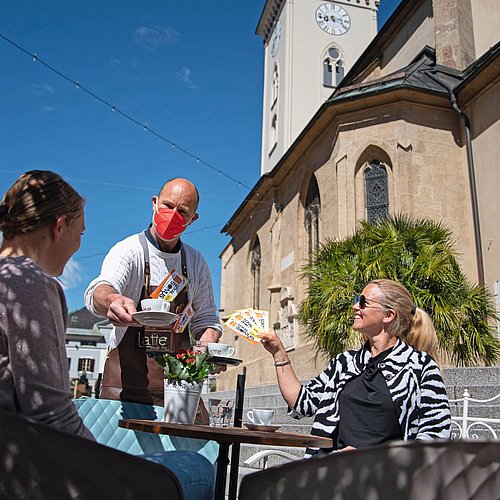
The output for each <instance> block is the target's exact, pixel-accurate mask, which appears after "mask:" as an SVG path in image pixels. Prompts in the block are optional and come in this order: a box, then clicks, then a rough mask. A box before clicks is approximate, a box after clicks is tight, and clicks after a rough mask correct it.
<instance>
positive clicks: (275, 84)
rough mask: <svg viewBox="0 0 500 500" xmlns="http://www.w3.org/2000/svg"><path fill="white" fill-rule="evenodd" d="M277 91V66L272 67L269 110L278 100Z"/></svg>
mask: <svg viewBox="0 0 500 500" xmlns="http://www.w3.org/2000/svg"><path fill="white" fill-rule="evenodd" d="M278 90H279V76H278V65H277V64H275V65H274V73H273V95H272V99H271V108H272V107H273V106H274V104H275V103H276V101H277V100H278Z"/></svg>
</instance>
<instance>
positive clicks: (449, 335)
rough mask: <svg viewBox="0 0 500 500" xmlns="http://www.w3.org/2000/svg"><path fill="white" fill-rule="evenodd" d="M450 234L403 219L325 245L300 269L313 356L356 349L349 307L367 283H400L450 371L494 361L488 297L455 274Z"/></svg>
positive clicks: (496, 352) (497, 353) (496, 351)
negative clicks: (432, 330)
mask: <svg viewBox="0 0 500 500" xmlns="http://www.w3.org/2000/svg"><path fill="white" fill-rule="evenodd" d="M453 244H454V242H453V239H452V234H451V231H450V230H449V229H447V228H446V227H445V226H443V225H442V224H441V223H438V222H434V221H432V220H426V219H415V218H412V217H409V216H405V215H398V216H392V217H388V218H386V219H379V220H378V221H377V222H376V223H375V224H369V223H368V222H366V221H365V222H361V224H360V227H359V229H358V230H357V231H356V232H355V233H354V234H353V235H352V236H350V237H348V238H345V239H343V240H330V241H327V242H326V243H325V244H323V245H322V246H321V247H320V248H319V250H318V252H317V253H316V254H315V255H314V256H313V258H312V260H311V263H310V264H309V265H308V266H306V267H305V268H304V269H303V272H302V277H303V278H305V279H307V280H308V290H307V292H308V293H307V298H306V299H305V300H304V301H303V303H302V304H301V307H300V313H299V319H300V321H301V322H302V324H304V325H305V326H306V327H307V333H308V335H309V336H310V337H311V338H312V339H313V340H314V341H315V346H316V348H317V351H318V353H320V352H321V353H324V354H327V355H328V356H330V357H333V356H334V355H336V354H338V353H339V352H342V351H344V350H346V349H347V348H350V347H353V346H354V345H356V344H358V345H359V342H360V340H361V339H360V338H359V337H358V334H356V333H355V332H354V331H353V330H352V328H351V325H352V319H353V312H352V303H353V297H354V296H355V294H356V293H360V291H361V290H362V289H363V287H364V286H365V285H366V283H367V282H368V281H370V280H372V279H378V278H388V279H392V280H395V281H398V282H400V283H401V284H403V285H404V286H405V287H406V288H408V290H409V291H410V292H411V294H412V295H413V298H414V300H415V302H416V304H417V305H418V306H419V307H421V308H422V309H425V310H426V311H427V312H428V313H429V314H430V315H431V317H432V319H433V321H434V325H435V327H436V331H437V334H438V339H439V344H440V348H441V350H442V351H443V352H444V353H445V354H446V355H447V357H448V358H449V359H450V360H451V361H452V362H453V363H454V364H456V365H459V366H460V365H461V366H467V365H474V364H481V363H484V364H486V365H490V364H494V363H495V362H496V361H498V360H499V359H500V342H499V341H498V340H497V339H496V337H495V330H494V327H493V325H494V321H495V320H497V319H498V318H497V316H496V312H495V308H494V305H493V301H492V298H491V296H490V294H489V293H488V291H487V290H486V289H485V288H484V287H481V286H478V285H472V284H470V283H469V282H468V280H467V278H466V276H465V275H464V273H463V272H462V270H461V269H460V266H459V264H458V262H457V258H456V254H455V251H454V249H453Z"/></svg>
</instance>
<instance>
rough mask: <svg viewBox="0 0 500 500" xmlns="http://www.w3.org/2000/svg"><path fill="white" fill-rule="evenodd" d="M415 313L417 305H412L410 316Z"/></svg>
mask: <svg viewBox="0 0 500 500" xmlns="http://www.w3.org/2000/svg"><path fill="white" fill-rule="evenodd" d="M416 311H417V304H413V306H412V308H411V314H412V316H413V315H414V314H415V313H416Z"/></svg>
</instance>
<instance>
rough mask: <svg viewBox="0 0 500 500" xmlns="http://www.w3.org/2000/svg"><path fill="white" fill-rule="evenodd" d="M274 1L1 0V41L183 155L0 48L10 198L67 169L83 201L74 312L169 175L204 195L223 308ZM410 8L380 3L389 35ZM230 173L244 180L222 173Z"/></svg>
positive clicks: (202, 225)
mask: <svg viewBox="0 0 500 500" xmlns="http://www.w3.org/2000/svg"><path fill="white" fill-rule="evenodd" d="M264 3H265V2H264V0H251V1H240V2H230V1H228V0H220V1H218V2H196V3H184V2H172V1H168V0H148V1H147V2H143V1H139V0H120V1H118V0H107V1H102V0H101V1H96V0H86V1H84V2H81V1H80V2H76V1H73V0H36V1H35V0H33V1H27V0H26V1H25V0H2V2H1V3H0V33H1V34H2V35H4V36H6V37H7V38H9V39H11V40H12V41H14V42H15V43H16V44H18V45H19V46H21V47H23V48H24V49H26V50H27V51H28V52H29V53H34V52H36V53H37V56H38V57H39V58H40V59H42V60H43V61H44V62H45V63H47V64H49V65H50V66H51V67H53V68H55V69H57V70H58V71H60V72H61V73H62V74H64V75H65V76H67V77H69V78H70V79H71V80H74V81H79V82H80V83H81V85H83V86H84V87H85V88H86V89H88V90H90V91H92V92H93V93H94V94H96V95H97V96H99V97H100V98H102V99H104V100H106V101H107V102H109V103H111V104H113V105H114V106H116V107H117V108H118V109H119V110H121V111H123V112H124V113H126V114H128V115H129V116H131V117H133V118H134V119H135V120H137V121H138V122H140V123H141V124H146V125H147V126H148V127H150V128H151V129H153V130H155V131H156V132H158V133H159V134H161V135H162V136H163V137H164V138H166V139H168V140H170V141H171V142H174V143H175V144H176V145H178V146H181V147H182V148H184V149H185V150H187V151H188V152H189V153H191V154H192V155H194V157H195V158H196V157H198V158H201V159H202V160H203V161H205V162H207V163H209V164H210V165H211V166H212V167H214V168H215V169H216V171H214V170H213V169H211V168H209V167H207V166H205V165H203V163H201V162H197V161H196V159H195V158H192V157H189V156H187V155H185V154H183V153H182V152H181V151H179V149H178V148H177V147H172V146H171V145H170V144H168V143H166V142H164V141H162V140H160V139H158V138H157V137H155V136H154V135H153V134H152V133H151V132H148V131H145V130H144V129H143V128H142V127H139V126H137V125H135V124H133V123H132V122H131V121H129V120H127V119H125V118H123V117H122V116H121V115H120V114H119V113H117V112H116V111H115V112H113V111H112V110H111V108H109V107H107V106H106V105H104V104H102V103H100V102H99V101H97V100H96V99H94V98H92V97H91V96H89V95H88V94H86V93H85V92H83V91H82V89H81V88H80V89H78V88H77V86H75V85H73V84H72V83H70V82H68V81H67V80H65V79H64V78H61V77H60V76H58V75H56V74H55V73H53V72H52V71H50V70H49V69H47V68H46V67H44V66H43V65H42V64H41V63H40V62H39V61H38V62H35V61H33V58H32V57H30V56H29V55H27V54H25V53H23V52H22V51H20V50H19V49H17V48H15V47H14V46H12V45H11V44H9V43H7V42H6V41H5V40H3V39H0V60H1V61H2V70H1V72H0V116H1V117H2V118H3V119H2V120H1V121H0V193H1V194H3V193H4V192H5V191H6V190H7V189H8V188H9V187H10V185H11V184H12V183H13V182H14V181H15V179H16V178H17V177H18V176H19V174H21V173H22V172H25V171H27V170H31V169H34V168H37V169H49V170H54V171H56V172H58V173H60V174H61V175H62V176H63V177H64V178H65V179H66V180H68V181H69V182H70V183H71V184H72V185H73V186H74V187H75V188H76V189H77V190H78V191H79V192H80V193H81V194H82V195H83V196H84V197H85V199H86V202H87V204H86V226H87V229H86V231H85V235H84V237H83V239H82V246H81V248H80V250H79V251H78V252H77V253H76V254H75V255H74V257H73V258H72V260H71V261H70V263H69V265H68V266H67V269H66V271H65V274H64V276H63V282H64V283H65V285H66V296H67V298H68V305H69V308H70V310H76V309H78V308H80V307H82V306H83V292H84V290H85V288H86V286H87V284H88V283H89V282H90V281H91V280H92V279H93V278H94V277H95V276H97V274H98V273H99V269H100V265H101V261H102V258H103V256H104V254H105V253H106V252H107V251H108V250H109V248H110V247H111V246H112V245H113V244H114V243H115V242H117V241H119V240H121V239H123V238H124V237H126V236H128V235H130V234H133V233H136V232H138V231H140V230H142V229H143V228H145V227H146V226H147V224H148V223H149V221H150V220H151V196H152V195H153V194H156V193H157V191H158V189H159V187H160V186H161V185H162V184H163V182H164V181H165V180H167V179H169V178H172V177H177V176H183V177H187V178H189V179H191V180H192V181H193V182H194V183H195V184H196V185H197V186H198V188H199V191H200V195H201V204H200V207H199V214H200V218H199V220H198V221H197V222H196V223H195V224H194V225H193V226H191V228H189V229H188V231H187V232H186V234H185V236H184V238H183V239H184V241H186V242H187V243H188V244H190V245H192V246H194V247H196V248H197V249H199V250H200V251H201V252H202V253H203V254H204V256H205V258H206V259H207V261H208V264H209V266H210V269H211V271H212V276H213V281H214V289H215V294H216V301H217V302H218V300H219V288H220V260H219V255H220V253H221V251H222V250H223V249H224V247H225V246H226V245H227V244H228V243H229V238H228V237H227V236H225V235H222V234H221V233H220V229H221V228H222V226H223V225H224V224H225V223H226V222H227V220H228V219H229V218H230V217H231V215H232V214H233V213H234V210H235V209H236V208H237V207H238V206H239V205H240V203H241V202H242V201H243V199H244V197H245V196H246V194H247V193H248V189H246V188H245V187H244V186H248V187H250V188H251V187H253V185H254V184H255V183H256V182H257V180H258V178H259V175H260V134H261V111H262V80H263V45H262V39H261V38H260V37H258V36H257V35H255V28H256V26H257V22H258V20H259V17H260V13H261V9H262V8H263V6H264ZM398 4H399V0H382V1H381V6H380V9H379V26H381V25H382V24H383V22H385V20H386V19H387V18H388V16H389V15H390V14H391V13H392V12H393V10H394V8H395V7H396V6H397V5H398ZM218 170H221V171H222V172H224V173H225V174H227V175H228V176H230V177H233V178H235V179H237V180H238V181H239V182H241V184H242V185H240V184H238V183H236V182H233V181H231V180H229V179H228V178H227V177H225V176H224V175H220V174H219V173H217V171H218Z"/></svg>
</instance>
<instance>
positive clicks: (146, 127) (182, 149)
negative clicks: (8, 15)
mask: <svg viewBox="0 0 500 500" xmlns="http://www.w3.org/2000/svg"><path fill="white" fill-rule="evenodd" d="M0 38H1V39H3V40H4V41H5V42H7V43H9V44H10V45H12V46H14V47H15V48H16V49H18V50H20V51H21V52H23V53H24V54H27V55H28V56H30V57H31V58H32V59H33V62H38V63H40V64H41V65H42V66H44V67H45V68H47V69H48V70H50V71H52V72H53V73H55V74H56V75H58V76H59V77H60V78H62V79H64V80H66V81H67V82H69V83H71V84H72V85H74V86H75V87H76V88H77V89H79V90H81V91H83V92H85V93H86V94H87V95H89V96H90V97H92V98H93V99H95V100H97V101H99V102H100V103H101V104H104V105H105V106H107V107H108V108H110V109H111V111H113V112H115V113H118V114H119V115H121V116H122V117H123V118H125V119H127V120H129V121H130V122H132V123H133V124H135V125H137V126H139V127H141V128H142V129H143V130H144V131H145V132H149V133H150V134H152V135H153V136H154V137H156V138H157V139H160V140H161V141H163V142H165V143H167V144H169V145H170V146H171V147H172V148H175V149H176V150H178V151H180V152H181V153H184V154H185V155H186V156H188V157H190V158H192V159H193V160H195V161H196V162H197V163H199V164H201V165H203V166H205V167H207V168H209V169H211V170H212V171H214V172H216V173H218V174H219V175H221V176H223V177H226V178H227V179H228V180H230V181H232V182H235V183H236V184H238V185H239V186H241V187H244V188H245V189H248V190H249V191H250V190H251V188H250V187H248V186H247V185H246V184H244V183H243V182H241V181H240V180H238V179H236V178H235V177H233V176H231V175H229V174H227V173H226V172H224V171H223V170H222V169H220V168H217V167H215V166H214V165H212V164H211V163H209V162H207V161H205V160H203V159H202V158H200V157H199V156H197V155H195V154H193V153H191V152H190V151H189V150H187V149H186V148H185V147H183V146H180V145H178V144H176V143H175V142H174V141H172V140H170V139H168V138H167V137H165V136H163V135H162V134H161V133H159V132H157V131H156V130H154V129H152V128H151V127H150V126H149V125H147V124H144V123H141V122H140V121H139V120H137V119H136V118H134V117H133V116H131V115H129V114H128V113H126V112H125V111H123V110H121V109H120V108H118V107H117V106H116V105H114V104H112V103H111V102H109V101H108V100H106V99H104V98H102V97H100V96H99V95H97V94H96V93H94V92H93V91H91V90H90V89H89V88H88V87H86V86H84V85H82V84H81V83H80V82H79V81H78V80H74V79H73V78H71V77H69V76H67V75H65V74H64V73H63V72H62V71H60V70H58V69H56V68H54V67H53V66H52V65H50V64H49V63H47V62H45V61H44V60H43V59H41V58H40V57H39V56H38V54H37V53H36V52H30V51H29V50H27V49H25V48H24V47H22V46H21V45H19V44H18V43H16V42H14V41H13V40H11V39H10V38H8V37H7V36H5V35H4V34H3V33H0Z"/></svg>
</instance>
